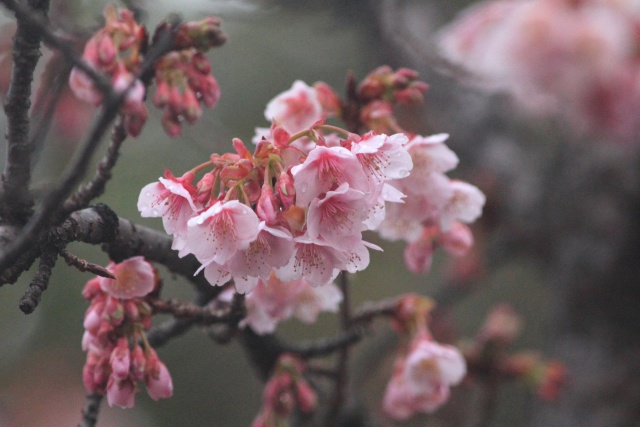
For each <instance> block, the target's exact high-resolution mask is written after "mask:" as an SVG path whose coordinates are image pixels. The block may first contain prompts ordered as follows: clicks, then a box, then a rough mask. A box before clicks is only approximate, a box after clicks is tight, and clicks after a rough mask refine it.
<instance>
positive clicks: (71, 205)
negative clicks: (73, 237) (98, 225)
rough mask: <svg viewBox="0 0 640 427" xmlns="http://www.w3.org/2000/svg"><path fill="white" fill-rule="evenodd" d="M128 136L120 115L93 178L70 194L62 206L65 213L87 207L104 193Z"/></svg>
mask: <svg viewBox="0 0 640 427" xmlns="http://www.w3.org/2000/svg"><path fill="white" fill-rule="evenodd" d="M126 137H127V132H126V130H125V126H124V120H123V119H122V117H120V118H119V119H118V123H116V125H115V126H114V128H113V131H112V132H111V142H110V143H109V147H108V148H107V152H106V153H105V155H104V157H103V158H102V160H100V163H98V166H97V168H96V173H95V175H94V177H93V179H92V180H91V181H89V182H88V183H86V184H85V185H83V186H82V187H80V188H79V189H78V190H77V191H76V192H75V193H74V194H72V195H71V196H69V198H68V199H67V200H66V201H65V203H64V205H63V207H62V210H63V212H64V213H66V214H69V213H71V212H73V211H76V210H78V209H82V208H86V207H87V206H88V205H89V203H90V202H91V200H93V199H95V198H97V197H99V196H100V195H102V193H104V189H105V187H106V184H107V181H109V180H110V179H111V170H112V169H113V167H114V166H115V164H116V161H117V160H118V157H119V155H120V147H121V146H122V143H123V142H124V140H125V139H126Z"/></svg>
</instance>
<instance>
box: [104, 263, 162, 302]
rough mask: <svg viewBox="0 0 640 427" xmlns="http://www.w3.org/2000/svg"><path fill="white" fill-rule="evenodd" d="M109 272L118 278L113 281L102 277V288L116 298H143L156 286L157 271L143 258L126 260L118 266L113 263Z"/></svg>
mask: <svg viewBox="0 0 640 427" xmlns="http://www.w3.org/2000/svg"><path fill="white" fill-rule="evenodd" d="M107 270H109V271H110V272H111V273H112V274H113V275H114V276H115V277H116V278H115V280H113V279H109V278H106V277H100V279H99V281H100V287H101V288H102V290H103V291H104V292H107V293H108V294H109V295H111V296H113V297H115V298H120V299H131V298H136V297H142V296H145V295H147V294H148V293H149V292H151V291H152V290H153V289H154V288H155V286H156V277H155V270H154V268H153V267H152V266H151V264H149V263H148V262H147V261H145V260H144V258H143V257H141V256H137V257H133V258H129V259H126V260H124V261H122V262H121V263H118V264H116V263H114V262H111V263H110V264H109V266H108V267H107Z"/></svg>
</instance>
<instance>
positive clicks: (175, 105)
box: [165, 86, 182, 114]
mask: <svg viewBox="0 0 640 427" xmlns="http://www.w3.org/2000/svg"><path fill="white" fill-rule="evenodd" d="M168 105H169V108H171V110H172V111H173V112H174V114H178V113H179V112H180V111H182V94H181V93H180V89H179V88H178V86H169V102H168ZM165 111H166V110H165Z"/></svg>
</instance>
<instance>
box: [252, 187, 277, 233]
mask: <svg viewBox="0 0 640 427" xmlns="http://www.w3.org/2000/svg"><path fill="white" fill-rule="evenodd" d="M256 211H257V214H258V218H260V219H261V220H262V221H265V222H266V223H272V222H274V221H275V220H276V217H277V215H278V211H279V210H278V202H277V200H276V197H275V195H274V194H273V188H271V185H269V184H268V183H266V182H265V183H264V185H263V186H262V192H261V194H260V199H259V200H258V206H257V208H256Z"/></svg>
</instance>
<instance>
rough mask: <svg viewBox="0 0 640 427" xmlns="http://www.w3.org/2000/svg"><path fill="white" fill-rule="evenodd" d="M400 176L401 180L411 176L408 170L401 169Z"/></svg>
mask: <svg viewBox="0 0 640 427" xmlns="http://www.w3.org/2000/svg"><path fill="white" fill-rule="evenodd" d="M398 175H399V176H400V178H404V177H407V176H409V171H408V170H406V169H400V170H399V171H398Z"/></svg>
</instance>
